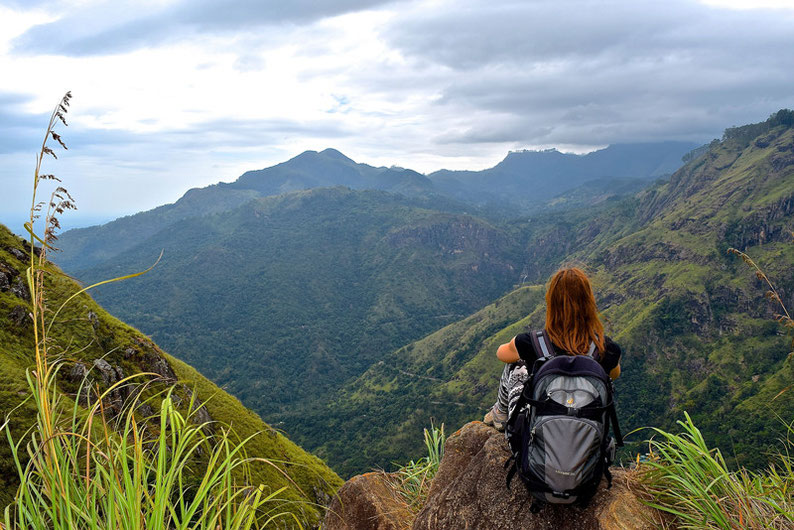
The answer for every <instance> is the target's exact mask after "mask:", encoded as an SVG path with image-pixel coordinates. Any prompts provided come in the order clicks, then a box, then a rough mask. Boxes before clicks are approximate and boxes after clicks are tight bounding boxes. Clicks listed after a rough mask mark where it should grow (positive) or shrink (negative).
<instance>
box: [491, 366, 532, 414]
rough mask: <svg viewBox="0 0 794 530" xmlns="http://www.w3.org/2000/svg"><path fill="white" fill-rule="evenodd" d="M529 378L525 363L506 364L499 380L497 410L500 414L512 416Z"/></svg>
mask: <svg viewBox="0 0 794 530" xmlns="http://www.w3.org/2000/svg"><path fill="white" fill-rule="evenodd" d="M528 377H529V372H527V366H526V364H525V363H524V361H518V362H515V363H511V364H506V365H505V367H504V370H502V377H501V379H500V380H499V394H498V396H497V398H496V408H497V409H498V410H499V412H507V413H509V414H512V412H513V408H514V407H515V404H516V401H517V400H518V396H520V395H521V391H522V390H523V389H524V382H526V380H527V378H528Z"/></svg>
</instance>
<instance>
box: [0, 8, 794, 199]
mask: <svg viewBox="0 0 794 530" xmlns="http://www.w3.org/2000/svg"><path fill="white" fill-rule="evenodd" d="M715 2H716V0H715ZM728 3H729V0H721V1H720V2H717V4H718V5H717V7H714V6H710V5H704V4H703V3H698V2H696V1H694V0H692V1H685V0H670V1H668V2H665V3H656V2H633V1H631V0H625V1H617V0H608V1H607V0H604V1H598V2H596V1H587V0H572V1H570V2H565V3H560V2H556V1H540V0H539V1H534V2H525V1H518V0H514V1H502V2H488V1H485V0H456V1H454V2H453V1H451V0H434V1H423V0H416V1H413V2H397V1H392V2H386V1H383V0H345V1H343V2H333V1H330V0H329V1H328V2H322V3H319V4H318V3H314V2H309V1H308V0H302V1H301V2H295V3H281V4H278V5H280V6H282V8H281V9H280V10H278V9H275V10H271V11H266V10H263V9H262V8H261V5H263V4H262V3H261V2H255V1H253V0H236V1H235V2H231V3H220V2H210V1H209V0H202V1H200V2H198V3H187V2H186V1H184V0H178V1H163V0H150V1H149V2H147V3H145V4H141V3H140V2H135V3H122V2H113V3H109V2H104V1H99V2H97V1H92V0H84V1H83V2H81V3H79V4H75V3H74V2H49V3H39V4H36V5H33V4H30V3H28V2H16V1H15V2H9V1H6V2H4V3H2V0H0V72H3V82H2V85H1V86H0V128H2V131H0V143H2V145H0V153H2V154H0V158H2V159H1V160H0V181H2V185H3V186H4V189H6V190H12V192H10V193H11V195H10V197H11V198H10V199H8V200H9V201H10V202H13V203H20V204H24V203H25V202H26V199H25V197H26V191H25V190H26V188H27V183H26V182H25V183H24V184H21V185H17V184H11V182H12V181H13V182H17V179H19V174H20V173H25V172H26V169H27V168H28V167H29V166H30V161H31V160H32V155H33V153H34V152H35V150H36V148H37V145H36V144H37V143H38V142H40V138H39V137H40V134H41V131H40V129H42V128H43V127H44V125H45V123H44V120H45V119H46V115H48V113H49V111H50V109H51V107H52V105H53V104H54V103H55V102H56V101H57V100H58V98H59V97H60V96H61V95H62V93H63V92H64V91H65V90H67V89H70V90H72V91H73V93H74V95H75V97H74V100H73V107H74V108H73V111H72V112H71V113H70V116H69V119H70V122H72V125H73V126H72V128H70V129H68V130H66V131H64V132H65V134H64V137H65V139H66V141H67V143H70V147H72V149H70V151H69V152H68V153H65V154H64V156H63V157H62V160H60V161H58V162H56V169H55V171H56V172H59V173H62V174H63V175H64V176H66V177H68V178H69V179H70V181H71V182H72V189H73V190H74V191H75V192H76V195H77V196H78V200H79V203H80V206H81V215H83V214H84V213H85V212H89V213H91V212H99V211H103V212H105V211H107V212H112V211H114V209H116V211H118V212H122V211H123V212H125V213H126V212H130V211H135V210H139V209H143V208H149V207H153V206H156V205H158V204H162V203H164V202H168V201H173V200H175V199H176V198H178V197H179V195H181V193H182V192H184V190H186V189H187V188H189V187H194V186H200V185H205V184H209V183H212V182H217V181H218V180H232V179H234V178H236V177H237V176H238V175H239V174H241V173H242V172H243V171H245V170H248V169H254V168H261V167H265V166H267V165H271V164H275V163H278V162H281V161H283V160H285V159H287V158H289V157H291V156H294V155H297V154H298V153H300V152H301V151H303V150H305V149H315V150H321V149H323V148H325V147H335V148H337V149H339V150H341V151H342V152H344V153H345V154H347V155H348V156H350V157H352V158H353V159H355V160H357V161H361V162H366V163H370V164H374V165H387V166H389V165H392V164H397V165H400V166H403V167H409V168H413V169H417V170H419V171H432V170H435V169H440V168H442V167H447V168H451V169H463V168H469V169H482V168H485V167H489V166H492V165H494V164H495V163H496V162H498V161H499V160H500V159H501V158H502V157H503V156H504V155H505V153H506V152H507V151H508V150H510V149H519V148H525V147H529V148H532V147H540V148H545V147H553V146H557V147H565V148H566V149H567V150H572V151H578V152H581V151H584V150H587V149H589V148H592V147H595V146H601V145H604V144H606V143H610V142H626V141H633V140H636V141H640V140H658V139H685V140H694V141H707V140H709V139H711V138H712V137H714V136H717V135H719V134H720V132H721V130H722V129H723V128H724V127H726V126H730V125H738V124H742V123H747V122H751V121H758V120H761V119H764V118H765V117H766V116H767V115H768V114H770V113H771V112H773V111H775V110H777V109H779V108H781V107H785V106H788V107H792V106H794V94H793V93H792V92H791V90H790V87H791V86H794V73H792V72H794V56H792V55H791V54H789V53H784V51H785V50H790V49H792V47H793V46H794V32H791V31H790V28H791V27H794V25H793V24H792V23H793V22H794V13H792V12H790V11H786V10H774V11H771V10H769V9H754V10H749V11H737V10H735V9H733V8H735V7H741V6H739V5H738V2H733V3H731V5H728ZM770 3H771V0H765V1H764V5H767V4H770ZM272 5H276V4H275V3H274V4H272ZM746 5H749V4H747V3H746ZM219 6H226V7H225V9H226V10H227V11H229V12H228V13H227V12H226V11H224V9H223V8H221V7H219ZM133 7H134V8H133ZM771 7H775V6H771ZM777 7H780V6H777ZM728 8H730V9H728ZM19 95H24V97H20V96H19ZM4 96H5V97H4Z"/></svg>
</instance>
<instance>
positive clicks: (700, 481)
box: [638, 414, 794, 530]
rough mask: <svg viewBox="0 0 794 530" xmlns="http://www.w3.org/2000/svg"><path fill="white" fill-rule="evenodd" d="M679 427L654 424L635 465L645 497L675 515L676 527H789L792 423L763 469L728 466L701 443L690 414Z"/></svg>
mask: <svg viewBox="0 0 794 530" xmlns="http://www.w3.org/2000/svg"><path fill="white" fill-rule="evenodd" d="M678 423H679V425H680V426H681V427H682V429H683V432H681V433H680V434H672V433H669V432H665V431H662V430H659V429H654V431H655V432H656V437H655V438H654V439H652V440H651V441H650V455H651V456H650V459H649V461H648V462H646V463H643V464H642V465H641V466H640V467H639V469H638V478H639V480H640V482H641V484H642V485H643V489H644V493H645V496H646V502H647V503H648V504H649V505H651V506H653V507H654V508H657V509H659V510H661V511H663V512H666V513H669V514H671V515H673V516H674V517H675V518H676V523H677V524H678V525H680V527H681V528H691V529H695V528H700V529H731V530H739V529H762V528H764V529H780V530H783V529H791V528H794V498H792V495H793V494H794V460H792V456H791V450H792V449H794V441H792V435H794V428H793V427H792V425H788V426H787V427H788V436H787V437H786V439H785V440H784V441H783V450H782V452H780V453H779V454H778V455H777V459H776V460H777V461H776V462H774V463H772V464H770V466H769V468H768V469H767V470H766V471H765V472H757V473H756V472H752V471H748V470H746V469H740V470H739V471H733V472H732V471H730V470H729V469H728V467H727V465H726V464H725V459H724V458H723V457H722V454H721V453H720V451H719V450H718V449H709V448H708V447H707V446H706V443H705V441H704V440H703V436H702V435H701V433H700V431H699V430H698V429H697V427H695V425H694V424H693V423H692V420H691V418H690V417H689V415H688V414H687V415H686V420H685V421H679V422H678Z"/></svg>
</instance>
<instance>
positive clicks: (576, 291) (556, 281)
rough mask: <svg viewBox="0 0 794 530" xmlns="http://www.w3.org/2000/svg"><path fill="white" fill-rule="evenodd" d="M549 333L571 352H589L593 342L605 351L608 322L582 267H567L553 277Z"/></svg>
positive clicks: (548, 309)
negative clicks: (602, 315)
mask: <svg viewBox="0 0 794 530" xmlns="http://www.w3.org/2000/svg"><path fill="white" fill-rule="evenodd" d="M546 334H547V335H548V337H549V338H550V339H551V341H552V342H553V343H554V344H556V345H557V346H559V347H560V348H562V349H563V350H565V351H566V352H568V353H574V354H579V355H583V354H586V353H587V352H588V351H589V350H590V343H591V342H594V343H595V345H596V347H597V348H598V351H601V352H603V351H604V325H603V324H602V323H601V319H600V318H599V316H598V309H597V308H596V303H595V296H594V295H593V288H592V286H591V285H590V279H589V278H588V277H587V274H585V273H584V271H583V270H582V269H579V268H577V267H568V268H563V269H560V270H558V271H557V272H556V273H555V274H554V276H552V277H551V280H550V281H549V288H548V289H547V290H546Z"/></svg>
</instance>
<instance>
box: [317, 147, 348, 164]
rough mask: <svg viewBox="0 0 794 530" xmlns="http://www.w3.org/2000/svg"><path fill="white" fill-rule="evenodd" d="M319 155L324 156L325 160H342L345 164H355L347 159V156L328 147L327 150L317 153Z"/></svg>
mask: <svg viewBox="0 0 794 530" xmlns="http://www.w3.org/2000/svg"><path fill="white" fill-rule="evenodd" d="M319 154H321V155H323V156H324V157H326V158H334V159H336V160H343V161H345V162H352V163H355V162H354V161H353V159H351V158H348V157H347V156H345V155H344V154H342V153H341V152H340V151H338V150H336V149H334V148H332V147H329V148H327V149H323V150H322V151H320V153H319Z"/></svg>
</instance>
